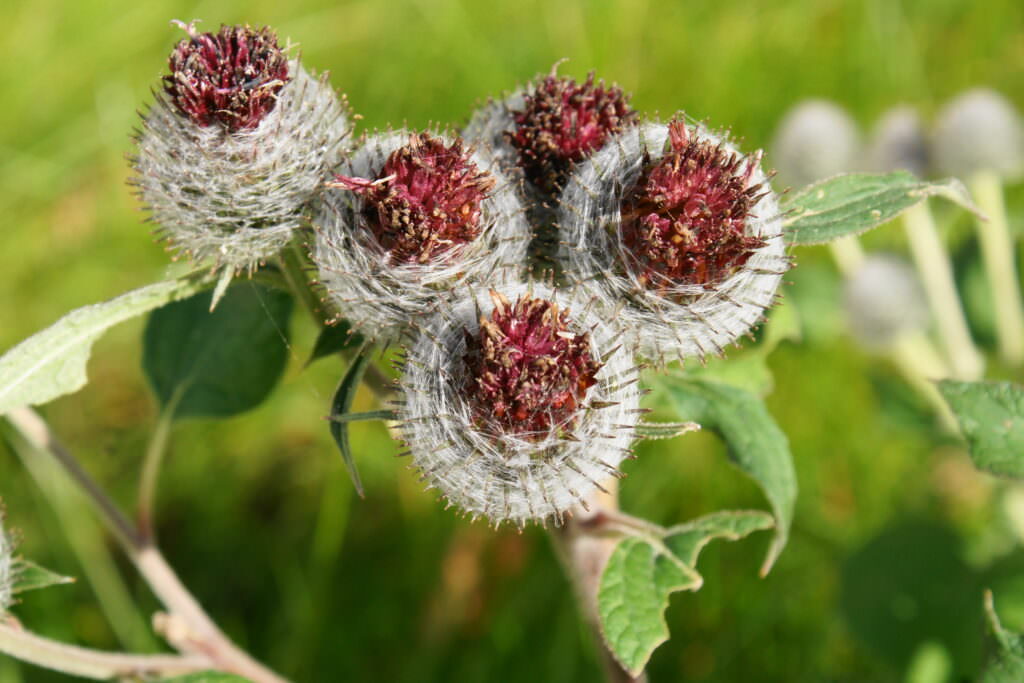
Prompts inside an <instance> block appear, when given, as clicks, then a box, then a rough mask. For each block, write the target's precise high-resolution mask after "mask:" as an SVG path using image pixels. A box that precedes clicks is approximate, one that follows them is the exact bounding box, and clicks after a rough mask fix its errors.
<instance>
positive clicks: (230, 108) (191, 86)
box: [163, 22, 289, 132]
mask: <svg viewBox="0 0 1024 683" xmlns="http://www.w3.org/2000/svg"><path fill="white" fill-rule="evenodd" d="M175 23H177V24H178V25H179V26H180V27H181V28H182V29H184V30H185V31H187V32H188V35H189V37H188V38H184V39H182V40H181V42H179V43H178V45H177V46H176V47H175V48H174V51H173V52H171V56H170V59H169V62H170V67H171V73H170V74H169V75H167V76H164V79H163V80H164V91H165V92H166V93H167V95H168V96H169V97H170V98H171V101H172V102H173V103H174V106H175V107H177V108H178V111H180V112H181V113H182V114H184V115H186V116H188V117H189V118H190V119H192V120H193V121H194V122H195V123H196V124H198V125H200V126H210V125H214V124H220V125H222V126H224V127H225V128H227V129H228V130H229V131H231V132H235V131H239V130H244V129H248V128H255V127H256V126H258V125H259V123H260V121H262V120H263V117H264V116H265V115H266V114H267V113H268V112H269V111H270V110H271V109H273V108H274V104H275V103H276V102H277V93H278V92H279V91H280V90H281V88H283V87H284V85H285V83H287V82H288V80H289V77H288V60H287V58H286V57H285V56H284V53H283V52H282V51H281V48H280V47H279V46H278V44H277V34H276V33H274V32H273V31H271V30H270V29H269V28H267V27H263V28H261V29H259V30H253V29H252V28H250V27H248V26H221V28H220V31H219V32H218V33H199V32H197V31H196V28H195V24H194V23H191V24H184V23H181V22H175Z"/></svg>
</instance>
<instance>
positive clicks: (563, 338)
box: [464, 291, 601, 438]
mask: <svg viewBox="0 0 1024 683" xmlns="http://www.w3.org/2000/svg"><path fill="white" fill-rule="evenodd" d="M491 300H492V302H493V304H494V311H493V312H492V313H491V315H490V317H489V318H481V319H480V329H479V330H478V332H477V334H476V335H471V334H469V332H466V354H465V357H464V360H465V363H466V366H467V369H468V380H467V386H466V391H467V393H468V394H469V395H470V396H472V398H473V403H474V412H475V414H476V418H477V424H478V426H481V427H486V426H490V427H491V428H492V429H493V431H494V433H496V434H502V433H506V432H511V433H517V434H520V435H522V436H523V437H525V438H543V436H544V435H545V434H547V433H548V432H550V431H551V430H552V429H565V430H568V431H570V432H571V431H572V429H573V427H574V426H575V422H576V420H577V411H578V409H579V405H580V403H581V402H582V401H583V399H584V397H585V396H586V393H587V390H588V389H589V388H590V387H592V386H593V385H594V383H595V382H596V381H597V380H596V379H595V375H596V374H597V371H598V370H599V369H600V368H601V363H600V362H598V361H597V360H596V359H595V358H594V357H593V355H592V354H591V350H590V338H589V335H588V334H585V333H584V334H574V333H573V332H572V331H571V329H570V327H569V319H568V316H569V311H566V310H560V309H559V307H558V304H556V303H554V302H552V301H547V300H544V299H538V298H535V297H531V296H530V295H529V294H526V295H523V296H521V297H520V298H519V299H518V300H517V301H516V302H515V303H514V304H512V303H509V301H508V299H506V298H505V296H504V295H502V294H501V293H499V292H494V291H492V292H491Z"/></svg>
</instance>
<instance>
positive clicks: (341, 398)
mask: <svg viewBox="0 0 1024 683" xmlns="http://www.w3.org/2000/svg"><path fill="white" fill-rule="evenodd" d="M371 352H372V349H364V350H363V351H362V352H361V353H360V354H359V355H357V356H356V357H355V358H354V359H352V364H351V365H349V367H348V370H347V371H346V372H345V376H344V377H342V378H341V382H340V383H339V384H338V388H337V389H336V390H335V392H334V398H333V399H332V400H331V415H332V416H333V415H338V416H344V415H348V414H349V408H351V407H352V401H353V400H354V399H355V397H356V390H357V389H359V383H360V382H361V381H362V380H363V374H364V373H365V372H366V366H367V365H369V363H370V353H371ZM348 423H349V421H348V420H340V419H338V420H331V436H332V437H334V443H336V444H338V450H340V451H341V459H342V460H343V461H344V463H345V468H346V469H347V470H348V474H349V476H350V477H352V485H353V486H355V487H356V493H358V494H359V497H360V498H362V497H364V493H363V482H362V480H361V479H360V478H359V470H358V469H357V468H356V462H355V459H354V458H353V457H352V446H351V445H349V442H348Z"/></svg>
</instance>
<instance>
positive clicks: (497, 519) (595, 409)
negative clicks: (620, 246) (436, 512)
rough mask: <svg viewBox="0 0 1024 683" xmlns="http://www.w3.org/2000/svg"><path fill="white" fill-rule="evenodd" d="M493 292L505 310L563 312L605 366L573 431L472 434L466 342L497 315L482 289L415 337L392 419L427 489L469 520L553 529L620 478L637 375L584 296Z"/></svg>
mask: <svg viewBox="0 0 1024 683" xmlns="http://www.w3.org/2000/svg"><path fill="white" fill-rule="evenodd" d="M494 289H495V291H497V292H499V293H501V294H503V295H504V296H505V297H506V298H507V299H508V300H509V301H510V302H515V301H516V300H517V299H518V298H519V297H521V296H523V295H524V294H532V295H533V296H535V297H537V298H541V299H546V300H548V301H553V302H555V303H557V304H558V305H559V307H560V308H562V309H563V310H564V309H566V308H567V309H569V315H568V318H569V324H570V326H571V328H572V331H573V332H575V333H577V334H581V333H589V334H590V348H591V354H592V356H593V357H594V358H595V359H599V360H601V361H603V363H604V365H603V366H602V367H601V369H600V370H599V371H598V373H597V377H596V379H597V383H596V384H595V385H594V386H592V387H590V389H589V390H588V392H587V394H586V397H585V400H583V401H581V403H580V412H579V413H578V414H577V422H576V424H575V425H574V426H573V427H571V428H568V429H567V428H565V427H564V425H563V426H562V427H561V428H559V427H557V426H556V427H554V428H552V429H551V430H550V432H549V433H548V434H547V435H545V436H543V437H541V438H539V439H537V440H533V439H529V438H524V437H523V436H522V435H516V434H495V433H493V430H494V428H493V427H490V428H486V427H481V426H479V425H478V423H477V420H476V419H475V417H474V410H475V407H474V405H473V404H472V403H471V402H470V399H469V397H468V396H467V391H466V382H467V369H466V363H465V361H464V356H465V353H466V335H465V333H466V332H467V331H468V332H469V333H470V334H471V335H476V334H477V333H478V331H479V322H480V318H481V317H487V316H490V314H491V312H492V311H493V309H494V303H493V301H492V300H491V298H490V296H489V295H488V292H487V289H486V288H485V287H478V288H476V289H474V290H471V291H465V292H462V293H460V295H459V296H458V297H457V298H455V299H454V300H452V301H450V302H446V303H445V305H443V306H441V307H439V308H438V311H437V312H436V313H435V314H434V315H433V316H432V317H431V319H430V320H428V321H425V322H424V323H423V325H422V328H421V329H420V330H418V331H416V332H414V333H413V335H412V341H411V342H410V344H409V346H408V347H407V357H406V365H405V371H404V373H403V376H402V380H401V389H402V390H403V391H404V403H403V405H402V406H401V407H400V408H399V410H398V413H399V419H400V420H401V423H402V424H401V432H402V436H403V440H404V441H405V443H406V445H407V447H408V449H409V453H410V454H411V455H412V459H413V465H414V466H415V467H416V468H417V469H419V471H420V473H421V478H422V480H423V481H425V482H427V484H428V488H436V489H438V490H439V491H440V492H441V493H442V495H443V496H444V498H446V499H447V501H448V502H449V504H452V505H455V506H457V507H459V508H461V509H462V510H464V511H465V512H466V513H468V514H470V515H472V516H473V517H474V518H476V517H477V516H484V517H487V518H489V519H490V520H491V521H492V522H493V523H494V524H495V525H498V524H500V523H502V522H505V521H509V522H512V523H514V524H516V525H518V526H520V527H522V526H524V525H525V524H526V523H528V522H540V523H545V522H546V521H548V520H551V521H553V522H554V523H556V524H560V523H561V522H562V521H563V519H564V518H565V516H566V515H567V514H571V509H572V508H573V506H575V505H583V506H585V503H584V500H585V498H586V497H587V495H588V494H590V493H592V492H593V491H594V490H595V489H597V488H598V487H600V486H601V484H602V482H605V481H607V480H608V479H609V478H611V477H617V476H621V475H620V473H619V471H618V467H619V465H620V464H621V462H622V460H623V459H625V458H627V457H629V456H630V451H629V448H630V445H631V444H632V442H633V439H634V438H635V426H636V424H637V421H638V418H639V409H638V407H639V400H640V390H639V386H638V385H639V383H638V373H639V369H638V368H637V367H636V366H635V365H634V363H633V359H632V353H630V352H629V350H628V349H627V347H625V346H624V345H623V339H622V337H623V335H622V332H621V329H620V328H619V326H618V325H617V323H616V321H615V320H614V319H613V318H611V317H607V316H606V315H602V313H601V311H600V310H599V309H598V308H597V307H596V306H594V305H593V304H594V303H595V302H593V301H592V300H589V299H588V298H586V296H585V295H584V294H583V293H582V292H580V291H574V292H569V291H565V290H558V291H556V290H553V289H551V288H550V287H548V286H547V285H542V284H537V283H534V284H523V283H516V284H507V285H496V286H494ZM567 432H568V433H567Z"/></svg>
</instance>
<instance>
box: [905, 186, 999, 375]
mask: <svg viewBox="0 0 1024 683" xmlns="http://www.w3.org/2000/svg"><path fill="white" fill-rule="evenodd" d="M903 227H904V229H905V230H906V233H907V240H908V241H909V243H910V252H911V254H912V255H913V257H914V264H915V265H916V266H917V272H918V273H919V274H920V276H921V284H922V285H923V286H924V291H925V295H926V296H927V297H928V304H929V306H930V307H931V310H932V315H934V316H935V322H936V325H937V326H938V330H939V338H940V339H941V341H942V345H943V347H944V348H945V351H946V357H947V358H948V359H949V363H950V367H951V370H952V376H953V377H955V378H956V379H962V380H977V379H980V378H981V376H982V374H983V373H984V371H985V359H984V358H983V357H982V355H981V353H980V352H979V351H978V349H977V347H976V346H975V345H974V341H973V340H972V339H971V333H970V332H969V331H968V328H967V318H966V317H965V316H964V311H963V307H962V306H961V305H960V297H959V295H958V294H957V291H956V284H955V282H954V280H953V266H952V265H951V264H950V262H949V254H948V253H947V251H946V249H945V247H944V246H943V244H942V240H941V239H940V238H939V233H938V230H936V228H935V220H934V219H933V218H932V214H931V211H930V210H929V209H928V202H927V201H924V202H921V203H920V204H916V205H915V206H912V207H910V208H909V209H907V211H906V213H904V214H903Z"/></svg>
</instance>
